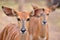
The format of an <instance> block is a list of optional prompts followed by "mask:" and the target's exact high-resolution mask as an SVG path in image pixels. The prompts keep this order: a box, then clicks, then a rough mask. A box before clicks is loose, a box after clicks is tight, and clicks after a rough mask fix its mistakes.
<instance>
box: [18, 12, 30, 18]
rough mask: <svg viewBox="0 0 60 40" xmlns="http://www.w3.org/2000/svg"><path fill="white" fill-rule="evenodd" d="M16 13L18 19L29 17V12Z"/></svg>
mask: <svg viewBox="0 0 60 40" xmlns="http://www.w3.org/2000/svg"><path fill="white" fill-rule="evenodd" d="M17 14H18V17H19V18H20V19H27V18H29V12H18V13H17Z"/></svg>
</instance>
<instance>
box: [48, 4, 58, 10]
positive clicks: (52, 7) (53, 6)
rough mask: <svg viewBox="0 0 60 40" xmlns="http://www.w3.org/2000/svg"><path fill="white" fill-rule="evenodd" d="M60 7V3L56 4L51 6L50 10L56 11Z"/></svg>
mask: <svg viewBox="0 0 60 40" xmlns="http://www.w3.org/2000/svg"><path fill="white" fill-rule="evenodd" d="M58 5H59V3H57V4H54V5H52V6H50V7H48V9H49V10H50V11H55V9H56V8H57V7H58Z"/></svg>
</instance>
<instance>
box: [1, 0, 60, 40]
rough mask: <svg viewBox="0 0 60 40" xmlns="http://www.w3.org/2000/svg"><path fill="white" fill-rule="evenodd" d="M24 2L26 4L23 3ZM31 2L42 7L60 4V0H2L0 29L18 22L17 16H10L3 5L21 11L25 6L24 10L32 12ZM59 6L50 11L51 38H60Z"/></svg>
mask: <svg viewBox="0 0 60 40" xmlns="http://www.w3.org/2000/svg"><path fill="white" fill-rule="evenodd" d="M23 3H24V5H22V4H23ZM31 3H35V4H37V5H38V6H39V7H41V8H42V7H43V8H45V7H47V6H51V5H53V4H56V3H59V6H60V0H0V31H2V30H3V28H4V27H5V26H6V25H8V24H10V23H14V24H18V23H17V20H16V18H15V17H8V16H6V15H5V14H4V12H3V11H2V8H1V6H2V5H4V6H7V7H10V8H13V9H15V10H19V11H21V10H20V9H21V8H22V6H23V9H24V11H28V12H31V11H32V10H33V9H32V6H31ZM21 5H22V6H21ZM59 6H58V8H57V9H56V10H55V11H54V12H51V13H50V15H49V18H48V24H49V40H60V8H59ZM20 7H21V8H20Z"/></svg>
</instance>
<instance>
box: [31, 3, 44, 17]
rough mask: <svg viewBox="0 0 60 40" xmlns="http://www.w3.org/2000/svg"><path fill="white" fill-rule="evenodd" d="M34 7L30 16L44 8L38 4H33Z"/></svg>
mask: <svg viewBox="0 0 60 40" xmlns="http://www.w3.org/2000/svg"><path fill="white" fill-rule="evenodd" d="M32 8H33V11H32V12H31V14H30V16H35V15H37V14H39V13H41V12H42V11H43V10H44V8H39V6H38V5H36V4H32Z"/></svg>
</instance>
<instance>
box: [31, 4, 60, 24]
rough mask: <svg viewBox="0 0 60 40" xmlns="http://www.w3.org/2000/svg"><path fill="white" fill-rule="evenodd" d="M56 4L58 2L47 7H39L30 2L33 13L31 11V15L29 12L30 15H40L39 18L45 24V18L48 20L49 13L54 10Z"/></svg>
mask: <svg viewBox="0 0 60 40" xmlns="http://www.w3.org/2000/svg"><path fill="white" fill-rule="evenodd" d="M58 5H59V4H55V5H52V6H50V7H47V8H39V7H38V6H37V5H35V4H32V7H33V10H34V14H33V13H32V14H33V15H32V14H31V16H35V17H39V18H41V17H42V18H41V19H42V24H46V23H47V20H48V16H49V13H50V12H53V11H55V9H56V8H57V6H58Z"/></svg>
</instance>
